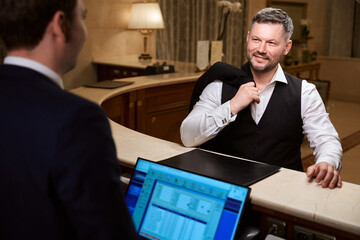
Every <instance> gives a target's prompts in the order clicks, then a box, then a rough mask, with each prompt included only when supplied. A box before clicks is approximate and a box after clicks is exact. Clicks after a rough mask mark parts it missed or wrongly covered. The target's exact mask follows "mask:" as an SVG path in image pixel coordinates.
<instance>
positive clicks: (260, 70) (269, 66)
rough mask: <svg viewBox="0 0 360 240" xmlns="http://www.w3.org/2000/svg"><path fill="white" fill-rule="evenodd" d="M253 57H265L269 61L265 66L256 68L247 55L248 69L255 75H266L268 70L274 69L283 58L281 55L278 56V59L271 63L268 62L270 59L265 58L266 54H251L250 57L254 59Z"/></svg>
mask: <svg viewBox="0 0 360 240" xmlns="http://www.w3.org/2000/svg"><path fill="white" fill-rule="evenodd" d="M255 55H260V56H262V57H265V58H266V59H267V60H268V61H269V63H268V64H266V65H265V66H263V67H258V66H256V65H255V64H253V63H252V61H251V58H250V57H249V55H248V56H247V58H248V61H249V63H250V67H251V69H252V70H253V71H254V72H257V73H266V72H269V71H270V70H272V69H274V68H275V67H276V66H277V65H278V63H279V62H280V61H281V59H282V57H283V55H280V56H279V58H278V59H274V60H273V61H271V62H270V58H269V57H268V56H267V54H261V53H258V52H255V53H252V57H255Z"/></svg>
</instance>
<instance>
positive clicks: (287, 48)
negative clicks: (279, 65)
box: [284, 40, 292, 55]
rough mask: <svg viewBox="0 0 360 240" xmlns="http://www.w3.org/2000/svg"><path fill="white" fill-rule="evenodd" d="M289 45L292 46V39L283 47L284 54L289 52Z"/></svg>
mask: <svg viewBox="0 0 360 240" xmlns="http://www.w3.org/2000/svg"><path fill="white" fill-rule="evenodd" d="M291 47H292V41H291V40H289V41H288V42H287V43H286V46H285V49H284V55H287V54H288V53H289V52H290V49H291Z"/></svg>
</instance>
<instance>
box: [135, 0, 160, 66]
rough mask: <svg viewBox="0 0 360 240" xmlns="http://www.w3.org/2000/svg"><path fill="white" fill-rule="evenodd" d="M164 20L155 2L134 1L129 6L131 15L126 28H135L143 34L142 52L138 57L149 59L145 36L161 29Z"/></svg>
mask: <svg viewBox="0 0 360 240" xmlns="http://www.w3.org/2000/svg"><path fill="white" fill-rule="evenodd" d="M163 28H164V21H163V18H162V15H161V10H160V6H159V3H157V2H146V1H145V2H134V3H133V5H132V7H131V16H130V21H129V26H128V29H136V30H139V32H140V33H141V34H142V35H143V36H144V52H143V53H142V54H141V55H140V56H139V59H140V60H141V59H145V60H148V59H151V56H150V54H148V53H147V52H146V47H147V46H146V45H147V37H148V35H149V34H150V33H152V31H153V30H156V29H163Z"/></svg>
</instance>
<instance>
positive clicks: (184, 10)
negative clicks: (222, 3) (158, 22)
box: [156, 0, 247, 67]
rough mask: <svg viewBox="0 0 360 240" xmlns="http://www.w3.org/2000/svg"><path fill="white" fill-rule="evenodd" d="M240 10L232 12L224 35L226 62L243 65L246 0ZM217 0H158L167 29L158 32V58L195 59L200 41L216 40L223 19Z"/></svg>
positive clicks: (173, 59)
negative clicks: (239, 11)
mask: <svg viewBox="0 0 360 240" xmlns="http://www.w3.org/2000/svg"><path fill="white" fill-rule="evenodd" d="M237 1H239V2H241V5H242V11H241V13H235V12H232V13H230V14H229V17H228V20H227V24H226V29H225V34H224V37H223V39H222V40H223V53H224V58H223V61H224V62H227V63H230V64H233V65H235V66H238V67H239V66H241V65H242V64H243V62H244V59H243V56H244V47H245V37H246V33H247V24H246V16H245V13H246V11H247V9H246V0H237ZM217 2H218V0H159V4H160V8H161V11H162V14H163V18H164V23H165V29H163V30H159V31H157V46H156V51H157V52H156V54H157V59H165V60H172V61H181V62H195V61H196V46H197V41H198V40H210V41H213V40H217V38H218V35H219V33H218V28H219V23H220V19H221V15H222V12H221V8H220V7H219V6H217Z"/></svg>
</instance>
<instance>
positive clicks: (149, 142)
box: [71, 73, 360, 236]
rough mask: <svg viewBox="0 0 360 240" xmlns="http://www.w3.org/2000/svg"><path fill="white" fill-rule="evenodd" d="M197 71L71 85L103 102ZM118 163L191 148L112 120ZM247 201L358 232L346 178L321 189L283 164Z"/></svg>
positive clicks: (356, 194) (357, 203)
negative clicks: (121, 83)
mask: <svg viewBox="0 0 360 240" xmlns="http://www.w3.org/2000/svg"><path fill="white" fill-rule="evenodd" d="M200 75H201V73H172V74H162V75H153V76H142V77H135V78H131V81H134V84H132V85H129V86H125V87H123V88H118V89H113V90H107V89H95V88H86V87H80V88H77V89H73V90H71V92H72V93H74V94H77V95H80V96H82V97H84V98H87V99H89V100H91V101H94V102H96V103H97V104H99V105H100V104H101V103H102V102H103V101H104V100H106V99H109V98H111V97H113V96H116V95H119V94H122V93H126V92H130V91H135V90H138V89H143V88H147V87H154V86H162V85H170V84H176V83H182V82H187V81H196V79H197V78H198V77H199V76H200ZM110 125H111V128H112V133H113V137H114V141H115V145H116V149H117V156H118V158H119V160H120V162H121V163H122V164H124V165H126V166H129V167H132V166H134V165H135V163H136V160H137V158H138V157H143V158H145V159H149V160H154V161H159V160H163V159H166V158H169V157H173V156H175V155H178V154H182V153H185V152H188V151H190V150H193V148H185V147H183V146H181V145H179V144H175V143H172V142H168V141H165V140H161V139H157V138H154V137H151V136H148V135H145V134H141V133H139V132H136V131H133V130H131V129H128V128H126V127H123V126H121V125H119V124H117V123H115V122H113V121H111V120H110ZM250 187H251V188H252V191H251V195H250V199H251V203H252V204H254V205H257V206H261V207H264V208H268V209H272V210H274V211H278V212H281V213H285V214H288V215H293V216H297V217H299V218H303V219H305V220H308V221H312V222H316V223H319V224H323V225H326V226H329V227H332V228H335V229H339V230H343V231H346V232H349V233H353V234H357V235H359V236H360V186H359V185H355V184H351V183H347V182H344V183H343V187H342V188H336V189H333V190H331V189H327V188H326V189H323V188H322V187H321V185H319V184H316V183H315V182H308V180H307V178H306V176H305V174H304V173H301V172H297V171H293V170H289V169H285V168H281V169H280V171H279V172H278V173H276V174H274V175H272V176H270V177H268V178H266V179H263V180H261V181H259V182H257V183H255V184H253V185H251V186H250Z"/></svg>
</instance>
